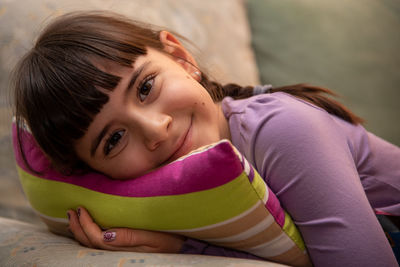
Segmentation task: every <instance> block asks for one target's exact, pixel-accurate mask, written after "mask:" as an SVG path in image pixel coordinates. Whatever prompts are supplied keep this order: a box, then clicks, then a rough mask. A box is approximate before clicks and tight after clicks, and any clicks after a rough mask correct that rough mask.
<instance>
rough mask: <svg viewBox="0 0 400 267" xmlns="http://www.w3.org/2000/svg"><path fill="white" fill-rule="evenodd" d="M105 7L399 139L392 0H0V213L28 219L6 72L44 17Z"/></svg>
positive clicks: (399, 6) (396, 12)
mask: <svg viewBox="0 0 400 267" xmlns="http://www.w3.org/2000/svg"><path fill="white" fill-rule="evenodd" d="M82 9H106V10H112V11H116V12H119V13H122V14H125V15H127V16H129V17H131V18H135V19H139V20H142V21H145V22H150V23H153V24H156V25H160V26H165V27H167V28H168V29H172V30H174V31H176V32H178V33H180V34H182V35H184V36H185V37H187V38H188V39H190V40H191V41H192V42H193V43H194V44H195V46H192V51H193V52H194V53H195V54H196V55H197V57H198V60H200V63H201V64H202V65H203V66H205V67H207V68H208V70H209V72H210V74H211V75H212V76H213V77H215V78H216V79H218V80H220V81H222V82H228V81H230V82H236V83H239V84H242V85H246V84H258V83H266V84H267V83H268V84H273V85H274V86H281V85H287V84H294V83H300V82H307V83H311V84H315V85H319V86H324V87H328V88H330V89H332V90H334V91H336V92H338V93H339V94H340V96H341V100H342V101H343V102H344V103H345V104H346V105H347V106H348V107H350V109H352V110H353V111H354V112H355V113H356V114H358V115H359V116H361V117H363V118H364V119H365V120H366V124H365V127H366V128H367V129H368V130H369V131H371V132H373V133H374V134H376V135H378V136H380V137H382V138H384V139H386V140H388V141H390V142H392V143H394V144H396V145H398V146H399V145H400V123H399V122H400V120H399V118H400V105H399V102H400V101H399V100H400V90H399V87H400V86H399V85H400V53H399V47H400V30H399V29H400V1H398V0H363V1H348V0H336V1H328V0H296V1H295V0H247V1H246V0H218V1H214V0H202V1H197V0H119V1H118V0H90V1H78V0H62V1H56V0H42V1H33V0H30V1H22V0H20V1H18V0H0V97H1V98H0V216H3V217H10V218H15V219H20V220H23V221H31V222H35V223H36V222H38V219H37V218H36V216H35V215H34V212H33V211H32V210H31V208H30V207H29V204H28V202H27V201H26V199H25V198H24V196H23V192H22V189H21V188H20V185H19V181H18V177H17V173H16V169H15V162H14V155H13V150H12V142H11V127H10V125H11V117H12V114H11V109H10V101H9V100H10V98H9V95H10V92H9V85H8V78H9V75H10V72H11V70H12V68H13V66H14V65H15V64H16V62H17V60H18V59H19V58H20V57H21V56H22V55H23V54H24V53H25V52H26V51H27V50H29V48H31V47H32V45H33V42H34V40H35V37H36V36H37V34H38V32H39V31H40V29H42V28H43V26H44V25H46V23H47V22H48V21H49V20H51V18H53V17H55V16H58V15H60V14H63V13H65V12H67V11H71V10H82Z"/></svg>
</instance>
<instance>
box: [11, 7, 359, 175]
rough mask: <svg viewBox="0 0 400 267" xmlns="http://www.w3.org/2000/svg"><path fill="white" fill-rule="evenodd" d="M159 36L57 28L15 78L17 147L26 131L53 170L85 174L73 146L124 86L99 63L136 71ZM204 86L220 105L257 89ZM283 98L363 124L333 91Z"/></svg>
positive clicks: (128, 27)
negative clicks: (227, 98) (138, 61)
mask: <svg viewBox="0 0 400 267" xmlns="http://www.w3.org/2000/svg"><path fill="white" fill-rule="evenodd" d="M159 33H160V30H155V29H154V28H153V27H151V26H150V25H147V24H143V23H139V22H137V21H133V20H130V19H128V18H126V17H122V16H119V15H117V14H113V13H104V12H101V13H99V12H84V13H82V12H74V13H69V14H66V15H64V16H61V17H59V18H57V19H56V20H55V21H53V22H52V23H51V24H50V25H49V26H47V28H45V29H44V31H43V32H42V34H41V35H40V36H39V37H38V39H37V41H36V43H35V45H34V47H33V48H32V49H31V50H30V51H29V52H28V53H27V54H26V55H25V56H24V57H23V58H22V59H21V61H20V62H19V64H18V65H17V66H16V68H15V71H14V74H13V79H12V80H13V87H14V104H15V111H14V112H15V117H16V125H17V136H18V140H19V143H20V144H21V132H22V129H23V125H24V123H26V124H27V125H28V126H29V128H30V130H31V132H32V134H33V136H34V138H35V139H36V141H37V143H38V145H39V146H40V147H41V149H42V150H43V152H44V153H45V154H46V155H47V156H48V158H49V159H50V160H51V162H52V164H53V166H54V167H55V168H57V169H58V170H59V171H61V172H63V173H71V172H72V171H75V170H84V169H86V168H87V166H86V164H85V163H83V162H82V161H81V160H80V159H79V157H78V156H77V155H76V152H75V151H74V143H75V141H76V140H78V139H79V138H81V137H82V136H83V135H84V133H85V132H86V131H87V129H88V127H89V125H90V123H91V122H92V121H93V118H94V116H96V114H97V113H98V112H99V111H100V110H101V108H102V106H103V105H104V104H106V103H107V102H108V99H109V98H108V92H109V91H112V90H113V89H114V88H115V87H116V86H117V85H118V83H119V81H120V77H118V76H115V75H112V74H109V73H107V72H104V71H102V70H100V69H99V68H97V67H96V66H95V64H94V63H93V62H97V61H98V60H100V61H102V60H104V59H106V60H110V61H112V62H116V63H118V64H120V65H122V66H126V67H132V64H133V63H134V62H135V60H136V58H137V57H139V56H141V55H145V54H146V53H147V50H146V49H147V47H151V48H155V49H158V50H160V51H162V49H163V45H162V43H161V41H160V39H159ZM203 73H204V72H203ZM201 84H202V85H203V86H204V87H205V88H206V90H207V91H208V92H209V93H210V95H211V97H212V98H213V100H214V101H215V102H218V101H221V100H222V99H223V98H224V97H225V96H231V97H233V98H236V99H240V98H246V97H250V96H251V95H252V93H253V90H252V89H253V87H251V86H248V87H241V86H239V85H236V84H228V85H225V86H222V85H221V84H219V83H217V82H215V81H211V80H210V79H209V78H208V77H207V75H206V74H203V75H202V80H201ZM278 91H282V92H286V93H289V94H292V95H295V96H297V97H300V98H302V99H305V100H307V101H309V102H311V103H313V104H315V105H317V106H320V107H322V108H324V109H325V110H327V111H328V112H329V113H332V114H334V115H336V116H338V117H340V118H343V119H344V120H347V121H349V122H350V123H354V124H356V123H360V122H361V119H360V118H358V117H356V116H355V115H353V114H352V113H351V112H350V111H349V110H347V109H346V108H345V107H343V106H342V105H341V104H339V103H337V102H335V101H334V100H332V99H330V98H328V97H326V96H324V94H332V92H331V91H329V90H327V89H324V88H320V87H315V86H310V85H303V84H300V85H293V86H285V87H280V88H275V89H273V90H272V92H278ZM19 147H20V150H21V154H22V155H23V158H24V160H25V163H26V164H27V167H28V168H30V166H29V163H28V162H27V161H26V157H25V153H24V151H23V149H22V146H21V145H20V146H19ZM30 169H31V170H32V168H30ZM32 171H35V170H32Z"/></svg>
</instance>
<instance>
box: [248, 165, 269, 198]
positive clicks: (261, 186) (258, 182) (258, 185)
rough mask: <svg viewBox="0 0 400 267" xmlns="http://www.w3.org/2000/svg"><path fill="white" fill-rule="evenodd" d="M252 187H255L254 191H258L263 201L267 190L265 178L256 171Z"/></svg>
mask: <svg viewBox="0 0 400 267" xmlns="http://www.w3.org/2000/svg"><path fill="white" fill-rule="evenodd" d="M252 186H253V187H254V190H255V191H256V193H257V195H258V196H259V198H260V199H261V200H263V199H264V196H265V190H266V189H267V187H266V185H265V182H264V180H263V178H261V176H260V175H259V174H258V172H257V171H256V170H254V179H253V182H252Z"/></svg>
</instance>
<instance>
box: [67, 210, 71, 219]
mask: <svg viewBox="0 0 400 267" xmlns="http://www.w3.org/2000/svg"><path fill="white" fill-rule="evenodd" d="M67 217H68V221H69V220H70V219H71V215H69V212H67Z"/></svg>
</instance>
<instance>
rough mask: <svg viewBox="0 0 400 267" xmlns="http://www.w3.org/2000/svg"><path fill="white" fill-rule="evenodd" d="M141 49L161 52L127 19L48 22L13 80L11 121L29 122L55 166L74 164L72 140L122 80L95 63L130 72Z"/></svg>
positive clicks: (151, 36) (150, 35) (153, 36)
mask: <svg viewBox="0 0 400 267" xmlns="http://www.w3.org/2000/svg"><path fill="white" fill-rule="evenodd" d="M146 47H153V48H156V49H161V48H162V44H161V43H160V41H159V39H158V32H156V31H151V30H149V29H144V28H142V27H140V26H138V25H137V24H134V23H132V21H129V20H120V19H118V18H114V17H112V16H103V15H98V14H92V15H90V16H80V15H79V13H78V14H69V15H65V16H63V17H61V18H59V19H58V20H56V21H55V22H54V23H52V24H51V25H50V26H49V27H48V28H46V29H45V31H44V33H43V34H42V35H41V36H40V37H39V38H38V40H37V42H36V45H35V47H34V48H33V49H32V50H31V51H30V52H29V53H28V54H27V55H26V56H25V58H23V59H22V60H21V61H20V63H19V65H18V66H17V68H16V71H15V75H14V84H15V88H16V93H15V99H16V100H15V103H16V118H17V121H18V120H19V121H21V119H23V120H25V121H26V122H27V123H28V125H29V127H30V129H31V131H32V133H33V135H34V137H35V139H36V141H37V142H38V144H39V146H40V147H41V148H42V150H43V151H44V152H45V153H46V154H48V156H49V158H50V159H52V161H53V163H54V165H62V164H65V165H69V166H72V165H73V161H77V158H78V157H77V156H76V153H75V152H74V148H73V146H74V144H75V142H76V140H78V139H79V138H81V137H82V136H83V135H84V134H85V132H86V131H87V129H88V127H89V125H90V124H91V122H92V121H93V119H94V117H95V116H96V115H97V114H98V113H99V112H100V110H101V109H102V107H103V106H104V105H105V104H106V103H107V102H108V100H109V96H108V94H109V92H111V91H112V90H113V89H114V88H115V87H117V85H118V84H119V82H120V80H121V77H118V76H115V75H113V74H111V73H107V72H106V71H104V70H102V69H101V67H104V66H101V64H97V63H98V62H107V61H108V62H114V63H117V64H118V65H120V66H122V67H129V68H132V64H133V63H134V62H135V60H136V59H137V58H138V57H139V56H141V55H145V54H146V53H147V49H146ZM96 65H97V66H96ZM99 67H100V68H99Z"/></svg>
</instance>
